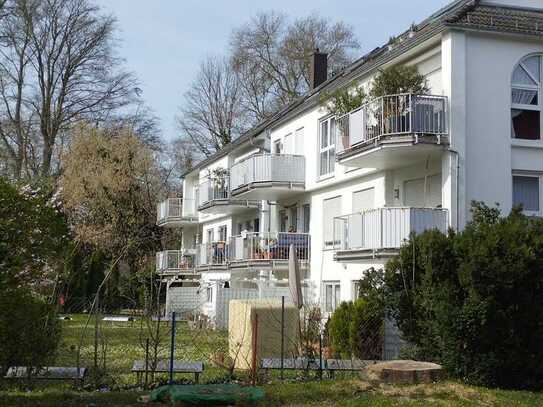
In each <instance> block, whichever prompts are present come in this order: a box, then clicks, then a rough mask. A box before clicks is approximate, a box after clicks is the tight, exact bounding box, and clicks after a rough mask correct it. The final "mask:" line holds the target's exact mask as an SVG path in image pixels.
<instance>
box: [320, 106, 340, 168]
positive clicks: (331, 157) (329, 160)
mask: <svg viewBox="0 0 543 407" xmlns="http://www.w3.org/2000/svg"><path fill="white" fill-rule="evenodd" d="M335 163H336V118H335V117H330V118H329V119H326V120H323V121H322V122H321V123H320V135H319V175H320V176H321V177H323V176H325V175H330V174H333V173H334V169H335Z"/></svg>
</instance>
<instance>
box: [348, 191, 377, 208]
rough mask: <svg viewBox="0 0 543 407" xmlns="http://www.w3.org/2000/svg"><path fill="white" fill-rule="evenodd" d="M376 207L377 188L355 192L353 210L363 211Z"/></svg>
mask: <svg viewBox="0 0 543 407" xmlns="http://www.w3.org/2000/svg"><path fill="white" fill-rule="evenodd" d="M374 207H375V189H374V188H368V189H363V190H362V191H356V192H353V210H352V212H353V213H355V212H363V211H365V210H368V209H372V208H374Z"/></svg>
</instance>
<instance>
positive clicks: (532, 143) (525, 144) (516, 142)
mask: <svg viewBox="0 0 543 407" xmlns="http://www.w3.org/2000/svg"><path fill="white" fill-rule="evenodd" d="M511 146H513V147H522V148H543V140H523V139H515V138H514V139H511Z"/></svg>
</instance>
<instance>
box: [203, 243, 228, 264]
mask: <svg viewBox="0 0 543 407" xmlns="http://www.w3.org/2000/svg"><path fill="white" fill-rule="evenodd" d="M227 260H228V244H227V242H223V241H219V242H210V243H200V244H199V245H198V246H197V247H196V265H197V266H212V265H225V264H226V263H227Z"/></svg>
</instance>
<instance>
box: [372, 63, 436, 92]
mask: <svg viewBox="0 0 543 407" xmlns="http://www.w3.org/2000/svg"><path fill="white" fill-rule="evenodd" d="M429 91H430V89H429V88H428V83H427V81H426V77H425V76H424V75H422V74H420V73H419V71H418V70H417V67H416V66H412V65H409V66H407V65H394V66H391V67H390V68H385V69H383V70H380V71H379V73H378V74H377V76H376V77H375V79H374V80H373V83H372V86H371V90H370V97H371V98H372V99H375V98H378V97H382V96H387V95H397V94H400V93H412V94H415V95H417V94H425V93H428V92H429Z"/></svg>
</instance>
